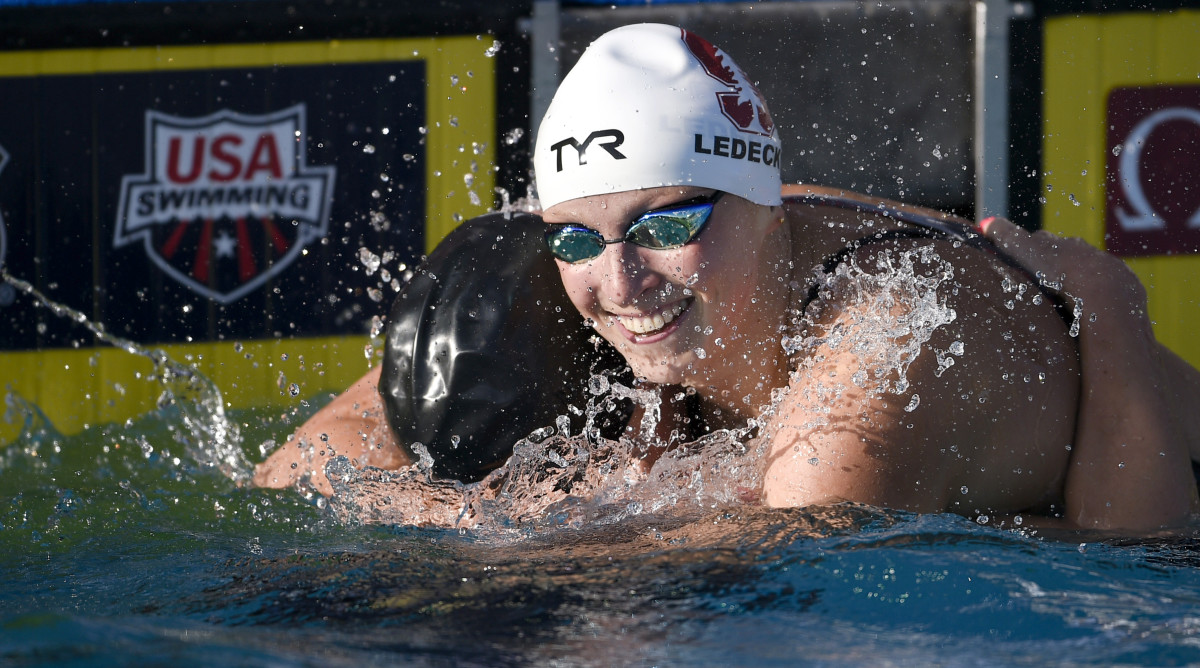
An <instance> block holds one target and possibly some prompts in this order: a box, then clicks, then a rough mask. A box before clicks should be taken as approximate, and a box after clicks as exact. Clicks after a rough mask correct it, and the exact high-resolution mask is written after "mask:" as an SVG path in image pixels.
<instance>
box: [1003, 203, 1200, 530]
mask: <svg viewBox="0 0 1200 668" xmlns="http://www.w3.org/2000/svg"><path fill="white" fill-rule="evenodd" d="M985 234H986V235H987V236H988V237H989V238H991V239H992V240H993V241H995V242H996V243H997V244H998V245H999V246H1000V247H1001V248H1004V250H1005V251H1006V252H1008V253H1009V254H1010V255H1012V256H1013V257H1014V258H1015V259H1016V260H1017V261H1019V262H1020V263H1021V264H1023V265H1024V266H1025V267H1026V268H1028V269H1030V270H1031V271H1040V272H1043V273H1044V274H1045V275H1046V276H1048V277H1050V278H1051V279H1057V278H1060V277H1062V278H1063V281H1064V282H1063V289H1064V291H1065V292H1066V293H1067V294H1068V295H1070V296H1074V297H1078V298H1080V299H1082V300H1083V312H1084V314H1085V315H1084V316H1083V318H1082V321H1081V322H1080V325H1081V329H1080V336H1079V347H1080V363H1081V368H1082V388H1083V391H1082V392H1081V397H1080V400H1081V404H1080V410H1079V415H1078V417H1077V421H1076V431H1075V444H1074V450H1073V452H1072V455H1071V464H1070V467H1069V470H1068V473H1067V480H1066V484H1065V488H1064V492H1065V497H1066V498H1065V501H1066V513H1065V517H1064V519H1066V520H1068V521H1069V522H1071V523H1073V524H1075V525H1076V526H1079V527H1083V528H1095V529H1132V530H1146V531H1148V530H1154V529H1158V528H1160V527H1171V526H1180V525H1182V524H1184V523H1186V522H1187V520H1188V518H1189V516H1190V515H1191V514H1192V513H1193V512H1195V511H1196V508H1197V497H1196V485H1195V480H1194V478H1193V475H1192V470H1191V465H1190V459H1191V457H1190V456H1189V446H1190V448H1191V449H1200V410H1198V409H1200V375H1198V374H1197V372H1196V370H1195V369H1193V368H1191V366H1189V365H1188V364H1187V363H1186V362H1184V361H1183V360H1181V359H1179V358H1178V357H1177V356H1176V355H1175V354H1174V353H1172V352H1170V351H1169V350H1167V349H1166V348H1165V347H1163V346H1162V345H1161V344H1160V343H1158V342H1157V341H1156V340H1155V338H1154V332H1153V330H1152V329H1151V326H1150V321H1149V318H1148V317H1147V316H1146V293H1145V289H1144V288H1143V287H1142V285H1141V282H1140V281H1139V280H1138V279H1137V277H1136V276H1135V275H1134V274H1133V273H1132V272H1131V271H1130V270H1129V268H1128V267H1127V266H1126V265H1125V264H1124V262H1122V261H1120V260H1119V259H1117V258H1115V257H1113V256H1111V255H1109V254H1107V253H1103V252H1101V251H1098V250H1096V249H1094V248H1092V247H1091V246H1089V245H1087V244H1086V243H1085V242H1083V241H1081V240H1079V239H1060V238H1058V237H1056V236H1054V235H1051V234H1048V233H1045V232H1039V233H1037V234H1032V235H1031V234H1029V233H1028V232H1025V231H1024V230H1021V229H1020V228H1018V227H1016V226H1015V225H1013V224H1012V223H1009V222H1007V221H1003V220H997V221H996V222H993V223H991V224H990V225H988V226H986V229H985ZM1092 313H1095V314H1096V318H1095V320H1094V321H1093V320H1092V319H1091V317H1090V314H1092Z"/></svg>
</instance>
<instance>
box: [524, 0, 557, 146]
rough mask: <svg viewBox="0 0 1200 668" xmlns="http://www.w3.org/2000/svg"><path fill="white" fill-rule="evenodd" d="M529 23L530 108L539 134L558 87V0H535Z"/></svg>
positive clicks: (532, 123) (534, 134)
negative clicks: (539, 127) (543, 118)
mask: <svg viewBox="0 0 1200 668" xmlns="http://www.w3.org/2000/svg"><path fill="white" fill-rule="evenodd" d="M531 24H532V25H531V26H530V31H529V32H530V40H529V43H530V59H531V60H532V61H533V62H532V63H531V68H532V70H533V72H532V73H531V79H532V81H531V82H530V83H531V84H532V91H531V92H530V100H529V111H530V114H531V115H532V118H530V119H529V125H530V130H532V132H531V133H530V137H531V138H532V139H533V140H536V138H537V130H538V125H539V124H541V122H542V117H543V116H545V115H546V109H547V108H548V107H549V106H550V100H551V99H552V98H553V97H554V91H556V90H557V89H558V48H559V7H558V0H534V3H533V20H532V22H531Z"/></svg>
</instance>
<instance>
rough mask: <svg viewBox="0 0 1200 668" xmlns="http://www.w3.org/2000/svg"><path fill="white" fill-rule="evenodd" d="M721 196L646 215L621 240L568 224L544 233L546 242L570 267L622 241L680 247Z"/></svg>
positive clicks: (695, 232)
mask: <svg viewBox="0 0 1200 668" xmlns="http://www.w3.org/2000/svg"><path fill="white" fill-rule="evenodd" d="M723 194H724V193H723V192H720V191H717V192H715V193H713V194H712V195H709V196H706V197H704V198H697V199H696V200H690V201H689V202H684V203H682V204H680V205H679V206H675V207H672V208H669V209H661V210H658V211H650V212H648V213H645V214H643V215H642V216H640V217H638V219H637V220H635V221H633V224H632V225H630V226H629V231H628V232H626V233H625V236H624V237H621V238H618V239H605V238H604V236H603V235H601V234H600V233H599V232H597V231H596V230H593V229H592V228H590V227H584V226H582V225H569V224H568V225H554V226H552V227H551V228H550V229H549V230H547V231H546V243H547V244H548V245H549V246H550V253H551V254H553V255H554V257H556V258H558V259H559V260H562V261H563V262H569V263H571V264H577V263H580V262H587V261H588V260H592V259H595V258H597V257H599V256H600V254H601V253H603V252H604V247H605V246H607V245H609V244H615V243H620V242H623V241H628V242H629V243H632V244H637V245H638V246H641V247H643V248H651V249H654V250H668V249H671V248H679V247H680V246H682V245H684V244H686V243H688V242H689V241H691V240H692V239H695V238H696V235H698V234H699V233H700V230H702V229H703V228H704V224H705V223H707V222H708V218H709V216H711V215H712V210H713V207H714V206H715V205H716V203H717V200H719V199H721V195H723ZM693 202H694V203H693Z"/></svg>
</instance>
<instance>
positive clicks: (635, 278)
mask: <svg viewBox="0 0 1200 668" xmlns="http://www.w3.org/2000/svg"><path fill="white" fill-rule="evenodd" d="M652 252H655V251H652V250H648V249H644V248H641V247H639V246H637V245H636V244H631V243H620V244H613V245H611V246H609V247H608V248H606V249H604V253H603V255H602V256H601V258H602V261H603V262H605V263H606V266H605V267H604V285H605V292H607V293H608V294H607V297H608V299H609V300H610V301H611V302H612V303H613V304H614V305H617V306H622V307H629V306H633V305H635V303H636V302H637V300H638V297H641V296H642V295H643V294H645V293H646V291H647V290H650V289H652V288H654V287H656V286H657V285H658V284H659V283H660V282H661V280H662V276H660V275H659V274H658V272H656V271H654V269H652V268H651V267H650V265H648V264H647V261H646V260H647V258H645V257H643V254H644V253H652ZM657 252H661V251H657Z"/></svg>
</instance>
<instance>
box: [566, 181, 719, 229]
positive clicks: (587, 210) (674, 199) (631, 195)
mask: <svg viewBox="0 0 1200 668" xmlns="http://www.w3.org/2000/svg"><path fill="white" fill-rule="evenodd" d="M712 191H713V189H712V188H700V187H696V186H667V187H661V188H643V189H639V190H626V191H621V192H616V193H606V194H602V195H588V196H586V197H578V198H575V199H571V200H567V201H565V202H560V203H558V204H555V205H554V206H552V207H549V208H547V209H546V210H545V211H544V212H542V219H543V220H545V221H546V222H547V223H575V222H586V221H589V220H595V219H614V220H626V221H629V220H633V219H634V218H637V217H638V216H640V215H642V214H643V213H646V212H647V211H652V210H655V209H661V208H664V207H670V206H671V205H674V204H678V203H679V202H683V201H686V200H690V199H693V198H695V197H699V196H701V195H706V194H708V193H710V192H712Z"/></svg>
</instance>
